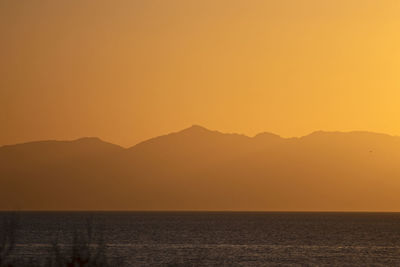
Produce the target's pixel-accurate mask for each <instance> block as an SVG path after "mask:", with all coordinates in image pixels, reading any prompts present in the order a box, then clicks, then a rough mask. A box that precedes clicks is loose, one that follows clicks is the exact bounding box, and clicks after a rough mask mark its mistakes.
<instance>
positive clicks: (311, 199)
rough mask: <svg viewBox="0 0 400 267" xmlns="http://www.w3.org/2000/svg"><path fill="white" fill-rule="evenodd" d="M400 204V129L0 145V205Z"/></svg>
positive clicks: (371, 207) (363, 207)
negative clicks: (398, 132)
mask: <svg viewBox="0 0 400 267" xmlns="http://www.w3.org/2000/svg"><path fill="white" fill-rule="evenodd" d="M9 209H17V210H281V211H285V210H286V211H323V210H327V211H400V137H394V136H389V135H385V134H376V133H369V132H348V133H342V132H321V131H320V132H314V133H312V134H310V135H307V136H304V137H300V138H288V139H285V138H281V137H279V136H277V135H274V134H270V133H262V134H259V135H256V136H255V137H247V136H244V135H239V134H224V133H220V132H217V131H210V130H207V129H205V128H203V127H201V126H192V127H190V128H188V129H184V130H182V131H180V132H176V133H171V134H168V135H164V136H160V137H156V138H153V139H150V140H147V141H144V142H142V143H139V144H137V145H136V146H133V147H131V148H127V149H126V148H122V147H120V146H117V145H113V144H110V143H106V142H103V141H101V140H100V139H98V138H82V139H78V140H75V141H40V142H31V143H25V144H18V145H11V146H3V147H0V210H9Z"/></svg>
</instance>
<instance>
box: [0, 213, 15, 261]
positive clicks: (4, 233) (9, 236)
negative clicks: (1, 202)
mask: <svg viewBox="0 0 400 267" xmlns="http://www.w3.org/2000/svg"><path fill="white" fill-rule="evenodd" d="M17 227H18V225H17V218H16V215H15V214H8V215H6V216H5V217H4V218H3V220H2V222H1V224H0V266H1V267H3V266H14V261H13V258H12V257H11V256H12V252H13V250H14V248H15V242H16V232H17Z"/></svg>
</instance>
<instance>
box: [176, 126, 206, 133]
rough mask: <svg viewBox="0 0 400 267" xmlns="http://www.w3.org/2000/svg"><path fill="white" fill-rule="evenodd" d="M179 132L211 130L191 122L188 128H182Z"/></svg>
mask: <svg viewBox="0 0 400 267" xmlns="http://www.w3.org/2000/svg"><path fill="white" fill-rule="evenodd" d="M180 132H181V133H206V132H212V131H211V130H209V129H207V128H205V127H203V126H200V125H197V124H193V125H192V126H190V127H189V128H186V129H183V130H182V131H180Z"/></svg>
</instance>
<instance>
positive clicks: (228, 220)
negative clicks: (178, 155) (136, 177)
mask: <svg viewBox="0 0 400 267" xmlns="http://www.w3.org/2000/svg"><path fill="white" fill-rule="evenodd" d="M6 215H7V214H6V213H0V220H1V217H5V216H6ZM17 217H18V221H19V223H18V224H19V226H18V231H17V246H16V248H17V249H16V250H15V253H16V254H18V257H25V258H35V257H39V258H40V257H41V256H43V255H45V253H47V251H48V249H49V247H50V244H51V243H52V242H55V241H57V242H58V243H61V244H68V243H71V242H72V241H71V236H73V233H74V232H75V231H77V230H78V231H79V230H82V229H86V228H87V225H88V222H92V223H91V225H92V228H93V229H92V230H93V232H94V233H95V235H97V236H98V237H101V238H102V239H103V240H104V243H106V246H107V253H108V255H109V257H110V258H114V259H116V258H118V259H122V260H123V262H124V263H125V264H126V265H127V266H144V265H151V266H157V265H161V266H166V265H192V266H193V265H195V266H197V265H213V266H221V265H225V266H232V265H242V266H249V265H250V266H265V265H271V266H276V265H280V266H285V265H286V266H290V265H319V266H323V265H337V266H343V265H358V266H366V265H375V266H387V265H393V266H400V214H399V213H250V212H248V213H246V212H243V213H241V212H75V213H71V212H23V213H19V214H18V216H17Z"/></svg>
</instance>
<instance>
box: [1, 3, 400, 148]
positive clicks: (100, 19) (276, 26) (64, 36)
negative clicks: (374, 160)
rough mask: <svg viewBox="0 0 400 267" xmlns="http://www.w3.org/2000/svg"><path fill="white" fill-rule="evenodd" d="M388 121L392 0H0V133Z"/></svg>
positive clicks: (383, 124) (393, 130)
mask: <svg viewBox="0 0 400 267" xmlns="http://www.w3.org/2000/svg"><path fill="white" fill-rule="evenodd" d="M399 122H400V1H398V0H335V1H321V0H303V1H298V0H269V1H268V0H251V1H247V0H240V1H239V0H198V1H188V0H181V1H179V0H168V1H165V0H158V1H155V0H141V1H132V0H126V1H125V0H119V1H103V0H97V1H88V0H59V1H54V0H37V1H31V0H21V1H15V0H0V128H1V130H0V145H4V144H13V143H19V142H25V141H32V140H42V139H74V138H78V137H82V136H98V137H100V138H102V139H104V140H107V141H110V142H113V143H117V144H121V145H123V146H131V145H134V144H135V143H137V142H139V141H141V140H144V139H147V138H149V137H153V136H157V135H160V134H164V133H168V132H171V131H176V130H179V129H182V128H185V127H188V126H190V125H192V124H200V125H203V126H205V127H208V128H210V129H217V130H220V131H224V132H238V133H244V134H247V135H254V134H256V133H258V132H262V131H270V132H274V133H277V134H280V135H282V136H299V135H305V134H308V133H310V132H312V131H314V130H340V131H349V130H368V131H375V132H385V133H389V134H394V135H400V123H399Z"/></svg>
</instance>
